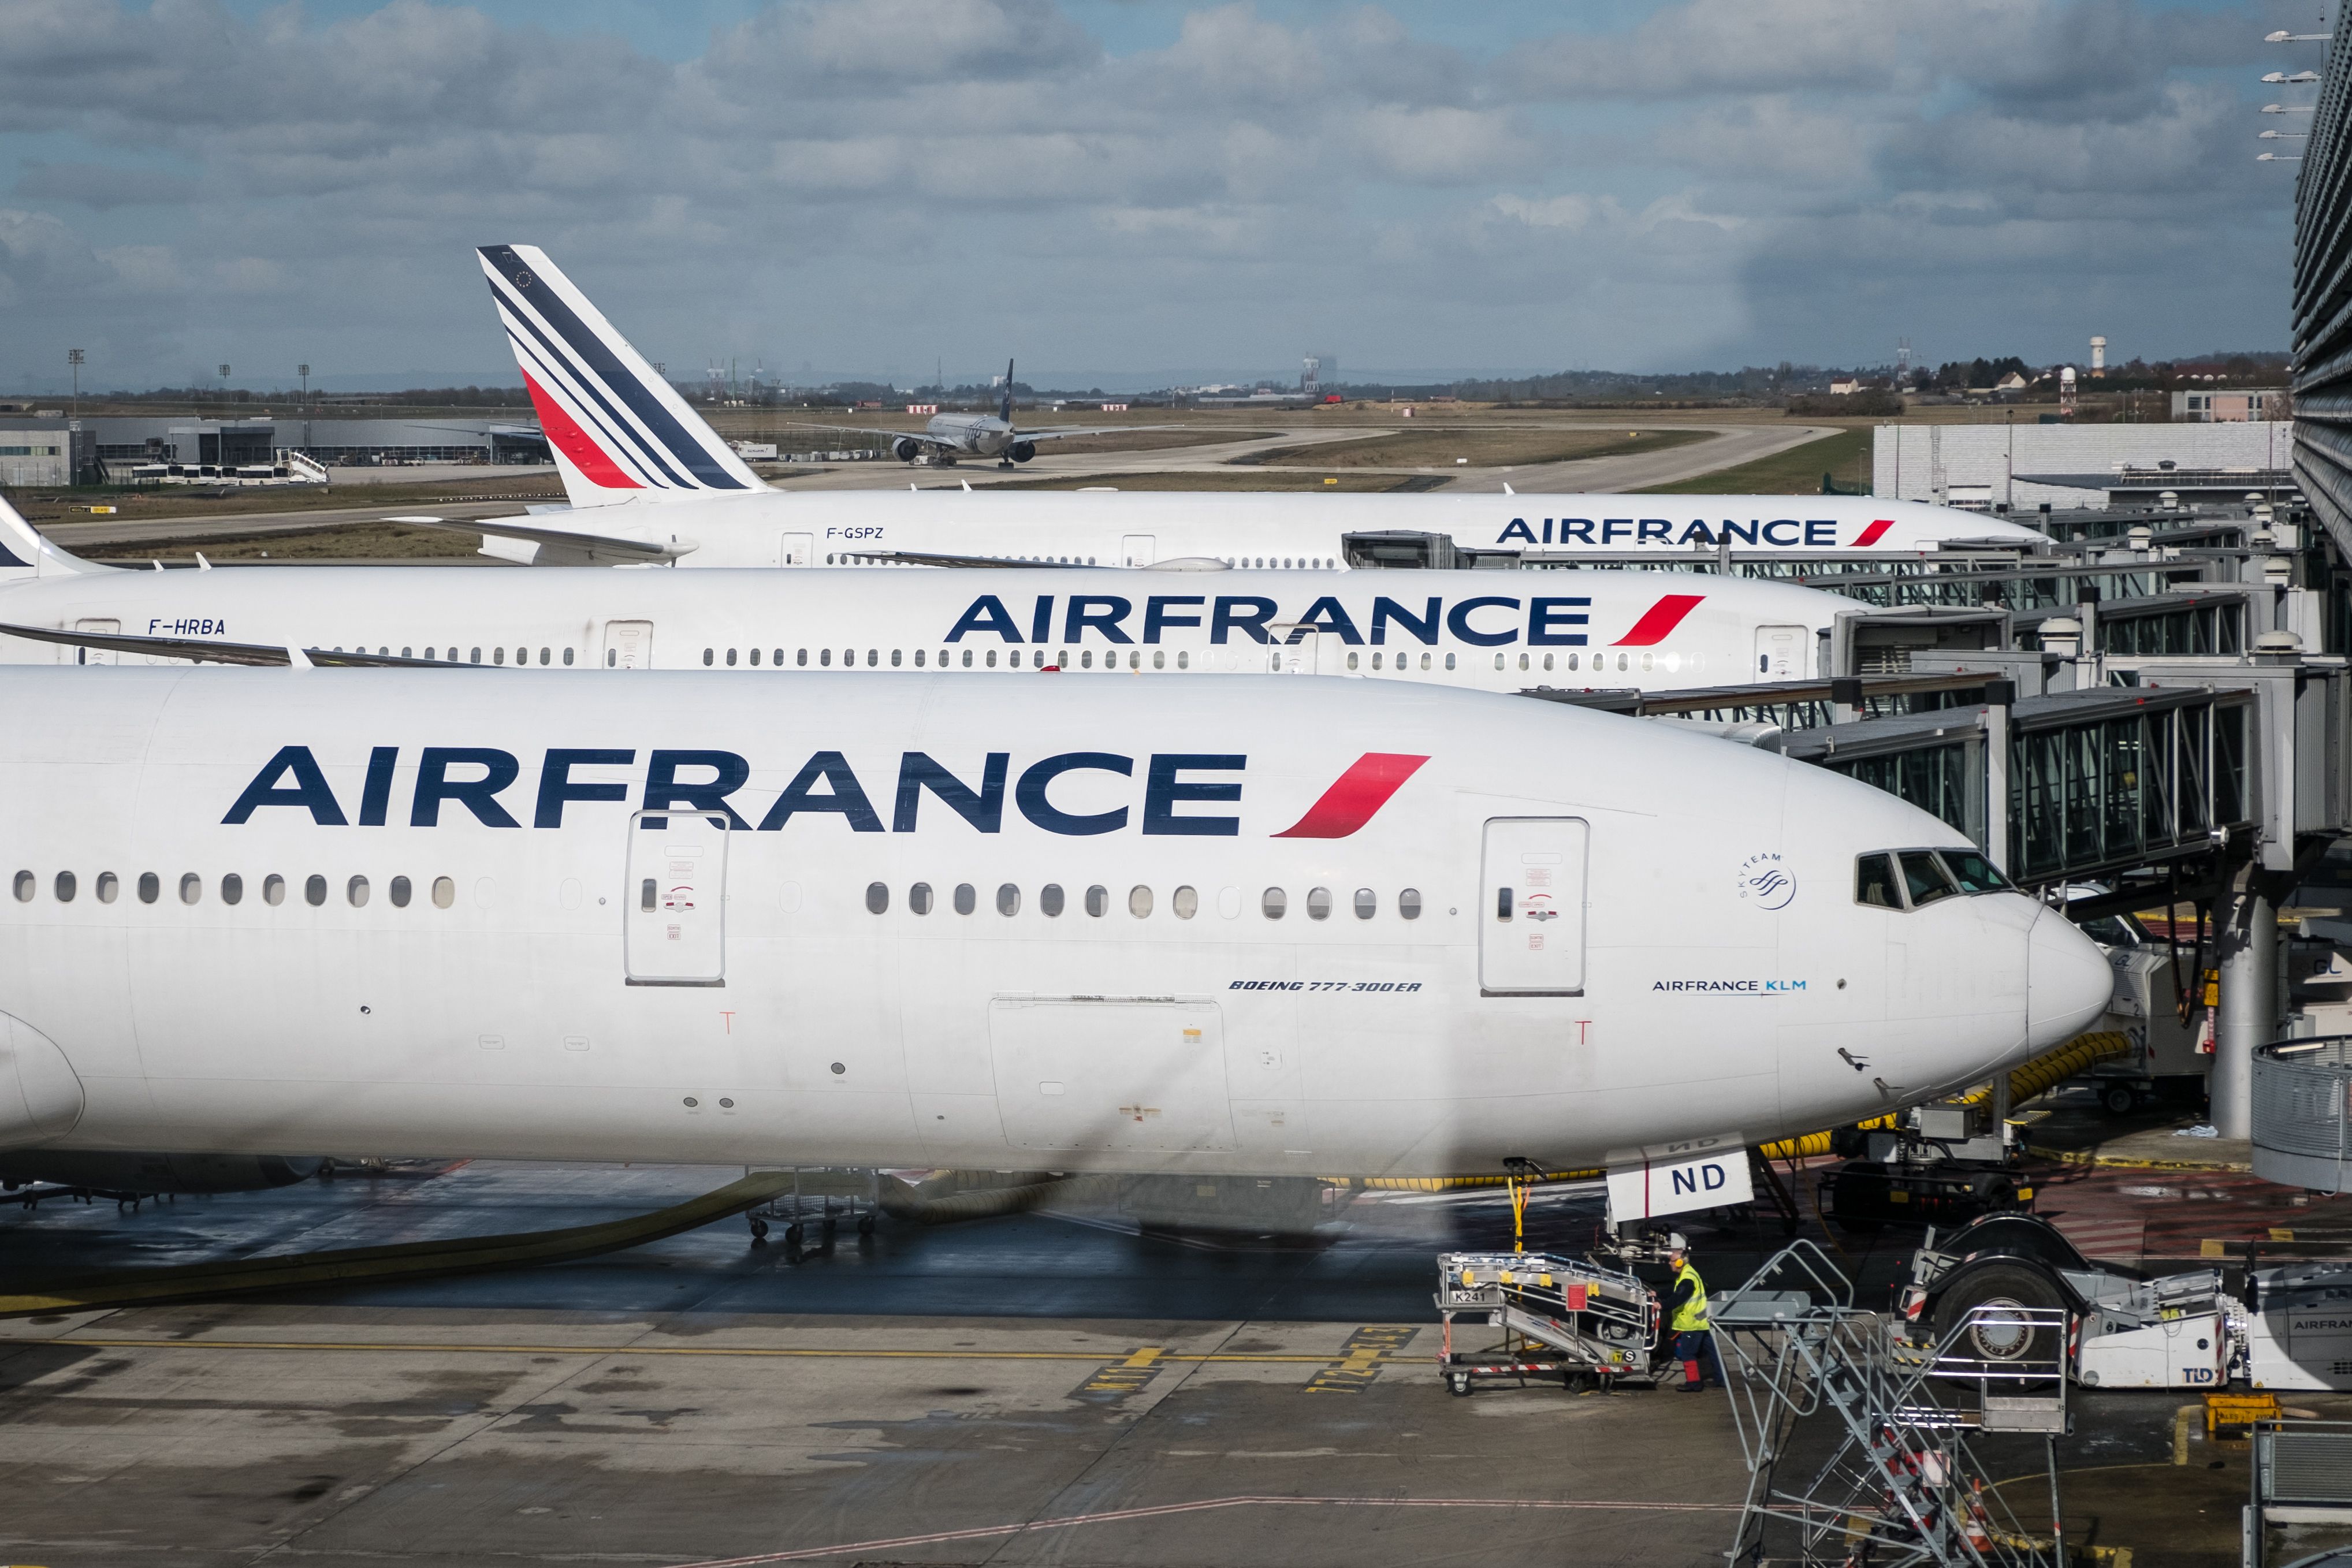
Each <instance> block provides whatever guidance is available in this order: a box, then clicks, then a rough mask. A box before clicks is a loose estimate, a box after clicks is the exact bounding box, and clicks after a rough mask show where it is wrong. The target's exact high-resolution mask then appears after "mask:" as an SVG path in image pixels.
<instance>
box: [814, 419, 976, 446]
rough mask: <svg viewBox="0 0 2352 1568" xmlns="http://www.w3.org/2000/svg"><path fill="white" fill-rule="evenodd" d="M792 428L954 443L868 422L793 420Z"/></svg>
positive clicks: (926, 442)
mask: <svg viewBox="0 0 2352 1568" xmlns="http://www.w3.org/2000/svg"><path fill="white" fill-rule="evenodd" d="M793 429H794V430H838V431H840V432H842V433H843V434H845V435H878V436H881V437H883V438H884V439H885V440H887V441H912V442H915V443H917V444H919V445H923V446H942V447H944V446H952V445H954V444H955V443H953V442H951V441H941V440H940V438H939V437H938V436H936V435H931V434H927V433H925V432H923V431H919V430H879V429H877V428H876V427H875V426H873V425H870V424H804V423H800V422H799V421H797V420H796V421H794V422H793Z"/></svg>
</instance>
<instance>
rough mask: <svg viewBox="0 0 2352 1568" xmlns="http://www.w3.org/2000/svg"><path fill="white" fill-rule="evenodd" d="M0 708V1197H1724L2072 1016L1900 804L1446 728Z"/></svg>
mask: <svg viewBox="0 0 2352 1568" xmlns="http://www.w3.org/2000/svg"><path fill="white" fill-rule="evenodd" d="M517 683H520V684H517ZM0 708H5V712H6V713H7V714H8V724H7V725H6V727H5V729H0V819H5V821H7V822H8V823H9V830H10V831H9V848H8V849H7V851H6V852H5V854H6V861H5V862H0V877H5V879H6V881H7V884H8V886H9V888H10V890H11V891H10V895H9V896H7V897H5V898H0V1148H6V1147H25V1146H29V1145H44V1146H47V1147H49V1148H54V1149H61V1150H80V1151H107V1150H119V1151H147V1152H154V1151H161V1152H165V1153H169V1152H173V1151H200V1152H204V1153H208V1154H222V1155H229V1154H240V1153H243V1154H255V1155H261V1154H269V1153H274V1152H278V1151H283V1150H287V1149H310V1150H320V1149H366V1150H372V1151H379V1152H384V1153H394V1152H399V1153H413V1154H418V1155H499V1156H509V1157H522V1158H549V1159H576V1158H592V1159H625V1160H677V1161H691V1162H702V1163H709V1164H721V1163H729V1164H740V1163H746V1162H752V1163H763V1164H769V1163H779V1162H781V1163H787V1164H800V1165H833V1166H922V1165H940V1166H977V1167H982V1168H1007V1167H1018V1168H1040V1167H1044V1168H1052V1169H1066V1170H1086V1169H1103V1170H1126V1171H1177V1172H1185V1171H1191V1172H1202V1173H1207V1172H1221V1173H1250V1174H1259V1175H1291V1176H1312V1175H1318V1174H1328V1173H1332V1172H1339V1173H1362V1174H1367V1175H1390V1176H1435V1175H1447V1174H1455V1173H1464V1172H1493V1171H1496V1170H1499V1169H1500V1168H1502V1166H1503V1162H1505V1161H1507V1160H1509V1159H1512V1158H1514V1157H1524V1158H1528V1159H1532V1160H1536V1161H1538V1162H1540V1163H1542V1164H1543V1165H1545V1166H1549V1167H1553V1168H1579V1167H1586V1166H1596V1165H1603V1164H1605V1165H1608V1166H1612V1167H1617V1168H1620V1169H1625V1170H1631V1171H1639V1170H1641V1169H1643V1162H1645V1161H1646V1162H1650V1165H1651V1168H1658V1167H1660V1166H1674V1167H1677V1168H1678V1167H1679V1166H1680V1165H1681V1164H1682V1163H1685V1162H1686V1161H1687V1160H1689V1159H1690V1158H1693V1157H1697V1156H1698V1155H1700V1154H1702V1153H1704V1152H1705V1151H1709V1150H1712V1151H1714V1152H1715V1155H1716V1157H1717V1163H1718V1165H1719V1166H1726V1167H1736V1169H1737V1171H1738V1183H1739V1185H1740V1186H1744V1184H1745V1179H1746V1177H1745V1171H1746V1168H1747V1167H1746V1162H1745V1156H1744V1154H1742V1153H1741V1149H1742V1145H1745V1144H1748V1143H1750V1142H1752V1141H1754V1140H1757V1139H1759V1138H1767V1137H1771V1136H1775V1135H1779V1134H1788V1133H1792V1132H1803V1131H1808V1130H1811V1129H1813V1128H1817V1127H1822V1126H1825V1125H1830V1124H1836V1123H1840V1122H1850V1121H1853V1119H1855V1118H1857V1117H1860V1116H1864V1115H1872V1114H1877V1113H1882V1112H1885V1111H1887V1110H1890V1109H1893V1108H1894V1107H1895V1106H1897V1105H1901V1104H1904V1103H1909V1102H1913V1101H1916V1100H1920V1099H1923V1098H1926V1097H1927V1096H1929V1095H1932V1094H1936V1093H1940V1092H1946V1091H1948V1090H1951V1089H1954V1088H1957V1087H1958V1086H1961V1085H1964V1084H1968V1083H1971V1082H1978V1081H1980V1080H1982V1079H1983V1078H1984V1077H1985V1076H1986V1075H1988V1074H1989V1073H1991V1072H1993V1071H1996V1070H1999V1069H2001V1068H2003V1067H2005V1066H2007V1065H2008V1064H2011V1063H2014V1062H2017V1061H2022V1060H2024V1059H2025V1058H2027V1057H2029V1056H2030V1055H2032V1054H2033V1053H2034V1052H2036V1051H2040V1050H2042V1049H2046V1048H2047V1047H2049V1046H2051V1045H2053V1044H2054V1043H2057V1042H2059V1041H2062V1040H2065V1039H2068V1038H2070V1037H2071V1036H2073V1035H2074V1034H2075V1033H2076V1032H2078V1031H2079V1030H2082V1029H2083V1028H2084V1027H2085V1026H2086V1025H2087V1024H2089V1023H2090V1022H2091V1021H2092V1020H2093V1019H2096V1018H2097V1017H2098V1016H2099V1014H2100V1012H2101V1011H2102V1010H2103V1009H2105V1006H2106V1003H2107V999H2108V995H2109V991H2110V979H2109V975H2108V970H2107V967H2106V963H2105V959H2104V958H2103V957H2102V956H2101V954H2100V952H2099V950H2098V949H2097V948H2096V947H2095V946H2093V945H2092V944H2091V942H2090V941H2089V940H2088V939H2087V938H2085V937H2084V936H2083V935H2082V934H2081V933H2080V932H2078V931H2076V930H2075V929H2074V927H2073V926H2072V925H2069V924H2067V922H2066V921H2065V919H2064V917H2063V915H2061V914H2060V913H2059V912H2058V911H2057V910H2055V909H2052V908H2048V907H2044V906H2043V905H2042V904H2037V903H2036V902H2035V901H2034V900H2032V899H2031V898H2028V897H2025V896H2023V895H2022V894H2018V893H2016V892H2014V891H2011V890H2010V889H2009V888H2008V887H2007V886H2006V884H2005V883H2002V881H2001V879H2000V877H1999V875H1998V874H1997V873H1994V872H1992V871H1991V870H1990V867H1988V866H1987V865H1986V863H1985V862H1984V860H1983V859H1982V857H1980V856H1979V855H1978V854H1977V853H1976V852H1975V851H1974V850H1972V849H1971V848H1970V847H1969V844H1968V842H1967V841H1966V840H1965V839H1963V838H1962V837H1961V836H1960V835H1959V834H1958V833H1957V832H1955V831H1953V830H1952V829H1951V828H1949V827H1948V826H1946V825H1945V824H1944V823H1942V822H1940V821H1937V820H1936V819H1935V818H1933V817H1931V816H1929V815H1927V813H1925V812H1923V811H1921V810H1917V809H1916V808H1914V807H1912V806H1908V805H1906V804H1905V803H1903V802H1902V801H1900V800H1896V799H1895V797H1893V796H1892V795H1889V794H1886V793H1885V792H1884V791H1881V790H1878V789H1872V788H1870V787H1869V786H1867V785H1864V784H1859V783H1856V782H1854V781H1853V780H1852V779H1845V778H1843V777H1841V776H1839V775H1837V774H1834V773H1831V772H1828V771H1826V770H1823V769H1820V768H1811V767H1808V766H1806V765H1804V764H1801V763H1795V762H1790V761H1788V760H1786V759H1784V758H1780V757H1777V756H1772V755H1769V754H1768V753H1764V752H1759V751H1755V750H1751V749H1748V748H1746V747H1736V746H1730V745H1727V744H1726V743H1724V742H1722V741H1719V740H1716V739H1711V738H1708V737H1701V736H1693V735H1689V734H1685V733H1680V732H1677V731H1675V729H1673V728H1671V727H1663V726H1659V725H1656V724H1653V723H1646V722H1644V721H1642V720H1638V719H1630V718H1622V717H1618V716H1611V715H1606V714H1596V713H1591V712H1588V711H1584V710H1580V709H1575V708H1569V707H1562V706H1556V705H1551V704H1533V703H1528V702H1523V701H1517V700H1513V699H1511V698H1507V697H1504V696H1500V695H1490V694H1485V693H1465V692H1455V693H1443V694H1441V693H1433V692H1427V691H1417V690H1412V689H1408V688H1405V687H1402V686H1398V685H1389V684H1383V683H1378V682H1371V681H1334V680H1326V679H1318V678H1314V677H1302V678H1299V679H1296V680H1273V679H1264V680H1259V681H1256V682H1253V683H1247V684H1245V685H1244V684H1242V683H1236V682H1234V681H1232V680H1227V679H1216V680H1211V679H1203V678H1190V679H1187V678H1181V677H1176V678H1171V679H1169V680H1166V681H1154V682H1150V683H1145V684H1141V685H1132V686H1126V685H1120V686H1113V685H1107V684H1104V683H1100V682H1090V681H1045V682H1028V683H1024V684H1022V685H1018V686H1013V685H994V684H991V683H987V682H980V683H970V682H965V683H961V684H959V683H957V682H955V681H954V680H952V678H950V677H945V676H940V675H937V674H897V675H892V674H881V675H872V676H865V675H861V676H855V677H853V676H847V675H842V674H809V675H805V676H797V677H792V678H787V679H782V680H777V681H751V680H722V679H714V678H712V677H710V676H709V675H703V674H663V673H658V672H656V673H652V674H644V675H639V676H634V677H629V678H625V679H616V678H608V679H604V680H599V681H587V680H579V679H568V680H567V679H563V678H562V677H560V676H558V675H557V674H554V673H552V672H550V673H548V674H541V673H539V672H537V671H535V670H534V671H531V672H527V673H523V672H513V671H509V672H508V674H506V675H505V676H504V677H503V678H499V679H493V680H490V681H488V682H485V681H483V680H480V679H478V678H475V677H473V676H470V675H467V674H458V673H456V672H453V671H450V670H447V669H435V670H371V671H341V670H320V669H312V670H211V669H176V670H150V669H111V670H93V671H88V672H84V673H81V674H77V675H76V676H74V677H71V678H62V679H61V678H60V677H59V673H58V672H57V671H54V670H39V671H35V670H15V671H0ZM1906 879H1907V885H1908V886H1909V887H1911V888H1912V889H1914V890H1916V891H1915V892H1914V893H1913V894H1912V895H1911V896H1910V897H1908V898H1906V896H1905V895H1904V893H1903V891H1902V890H1903V888H1904V887H1905V886H1906ZM1906 953H1907V954H1908V955H1909V957H1908V959H1907V961H1906V960H1905V959H1904V958H1902V957H1901V956H1900V955H1902V954H1906ZM1718 1174H1720V1173H1718ZM1654 1185H1655V1186H1656V1187H1657V1190H1658V1192H1659V1194H1660V1199H1659V1200H1660V1201H1661V1202H1664V1201H1665V1200H1666V1199H1665V1195H1666V1194H1667V1193H1668V1192H1669V1191H1670V1190H1671V1188H1672V1186H1673V1184H1672V1183H1671V1182H1670V1181H1668V1180H1667V1179H1666V1178H1665V1177H1664V1176H1661V1177H1660V1178H1659V1179H1658V1180H1657V1182H1656V1183H1655V1184H1654ZM1710 1186H1712V1184H1711V1183H1710ZM1691 1201H1692V1202H1694V1203H1696V1202H1713V1203H1721V1202H1727V1201H1733V1199H1732V1198H1731V1197H1728V1196H1727V1195H1725V1194H1724V1193H1722V1192H1721V1191H1720V1190H1713V1191H1710V1192H1709V1193H1708V1194H1707V1195H1706V1196H1705V1197H1697V1196H1694V1197H1692V1199H1691ZM1685 1207H1687V1205H1685Z"/></svg>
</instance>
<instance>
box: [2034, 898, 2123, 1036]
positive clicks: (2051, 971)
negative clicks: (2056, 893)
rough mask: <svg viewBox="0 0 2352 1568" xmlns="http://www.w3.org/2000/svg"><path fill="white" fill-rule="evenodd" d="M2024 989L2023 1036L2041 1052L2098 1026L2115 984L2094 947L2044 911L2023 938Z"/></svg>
mask: <svg viewBox="0 0 2352 1568" xmlns="http://www.w3.org/2000/svg"><path fill="white" fill-rule="evenodd" d="M2026 985H2027V991H2026V1000H2025V1033H2026V1037H2027V1039H2028V1040H2031V1041H2032V1045H2033V1049H2034V1050H2035V1051H2047V1050H2049V1049H2050V1048H2051V1047H2052V1046H2053V1045H2063V1044H2064V1043H2065V1042H2066V1041H2067V1040H2072V1039H2074V1037H2075V1036H2076V1035H2078V1034H2080V1033H2082V1032H2083V1031H2084V1030H2086V1029H2088V1028H2090V1027H2091V1026H2092V1025H2093V1024H2095V1023H2096V1022H2098V1021H2099V1015H2100V1014H2102V1013H2104V1012H2105V1011H2106V1010H2107V1002H2108V1000H2109V999H2110V998H2112V997H2113V996H2114V995H2115V986H2116V982H2115V976H2114V973H2113V971H2111V970H2110V969H2109V968H2108V967H2107V958H2106V955H2105V954H2104V953H2102V952H2100V951H2099V948H2098V945H2097V944H2096V943H2095V942H2093V941H2092V940H2091V939H2090V938H2089V937H2088V936H2084V935H2083V934H2082V933H2081V932H2080V931H2078V930H2076V929H2075V928H2074V925H2073V924H2072V923H2071V922H2070V921H2068V920H2067V919H2066V917H2065V916H2064V915H2060V914H2058V913H2057V912H2056V911H2055V910H2051V909H2044V910H2043V911H2042V914H2041V917H2040V918H2039V919H2037V920H2035V921H2034V923H2033V929H2032V932H2031V933H2030V934H2029V935H2028V936H2027V937H2026Z"/></svg>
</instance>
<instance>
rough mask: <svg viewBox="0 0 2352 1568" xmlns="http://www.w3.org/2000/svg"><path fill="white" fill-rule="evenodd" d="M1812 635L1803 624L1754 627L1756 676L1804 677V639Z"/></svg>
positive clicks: (1764, 678)
mask: <svg viewBox="0 0 2352 1568" xmlns="http://www.w3.org/2000/svg"><path fill="white" fill-rule="evenodd" d="M1811 635H1812V633H1811V632H1807V631H1806V630H1805V629H1804V628H1803V627H1802V626H1759V627H1758V628H1756V678H1757V679H1758V680H1759V681H1801V680H1803V679H1804V678H1805V643H1806V641H1807V640H1808V639H1809V638H1810V637H1811Z"/></svg>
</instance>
